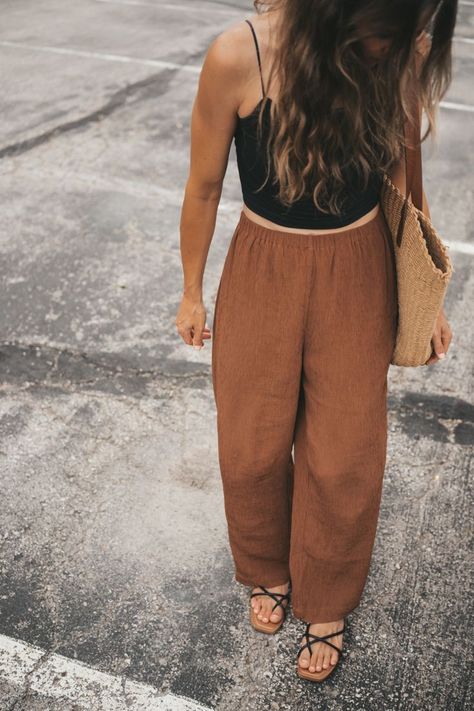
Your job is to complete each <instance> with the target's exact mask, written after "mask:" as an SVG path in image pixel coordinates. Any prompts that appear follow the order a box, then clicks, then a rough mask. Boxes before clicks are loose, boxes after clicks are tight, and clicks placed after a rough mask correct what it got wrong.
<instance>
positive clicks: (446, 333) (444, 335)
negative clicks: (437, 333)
mask: <svg viewBox="0 0 474 711" xmlns="http://www.w3.org/2000/svg"><path fill="white" fill-rule="evenodd" d="M452 335H453V334H452V333H451V329H450V328H444V329H443V330H442V331H441V340H442V341H443V346H444V352H445V353H447V352H448V348H449V344H450V343H451V339H452Z"/></svg>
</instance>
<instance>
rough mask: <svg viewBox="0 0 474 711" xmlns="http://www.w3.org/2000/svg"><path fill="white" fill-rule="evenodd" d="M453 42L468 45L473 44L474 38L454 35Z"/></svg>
mask: <svg viewBox="0 0 474 711" xmlns="http://www.w3.org/2000/svg"><path fill="white" fill-rule="evenodd" d="M453 40H454V41H455V42H467V43H468V44H474V37H457V36H456V35H454V37H453Z"/></svg>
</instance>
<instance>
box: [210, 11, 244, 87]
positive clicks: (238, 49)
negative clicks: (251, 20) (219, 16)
mask: <svg viewBox="0 0 474 711" xmlns="http://www.w3.org/2000/svg"><path fill="white" fill-rule="evenodd" d="M252 49H253V52H255V48H254V45H253V39H252V36H251V34H250V28H249V26H248V24H247V23H246V22H245V19H240V20H238V21H236V22H234V23H233V24H232V25H230V26H229V27H227V28H226V29H225V30H223V31H222V32H220V33H219V34H218V35H217V36H216V37H215V38H214V39H213V40H212V42H211V44H210V45H209V47H208V50H207V53H206V58H205V62H204V64H205V66H206V71H207V72H208V73H209V74H210V75H211V74H212V76H213V77H214V79H215V80H216V81H218V82H219V83H222V89H223V90H226V91H229V90H231V89H232V88H234V89H235V90H236V91H237V92H239V88H240V89H241V88H242V86H243V85H244V84H245V82H246V81H247V80H248V76H249V72H250V71H251V70H252V67H253V64H252V59H253V60H254V56H253V55H252Z"/></svg>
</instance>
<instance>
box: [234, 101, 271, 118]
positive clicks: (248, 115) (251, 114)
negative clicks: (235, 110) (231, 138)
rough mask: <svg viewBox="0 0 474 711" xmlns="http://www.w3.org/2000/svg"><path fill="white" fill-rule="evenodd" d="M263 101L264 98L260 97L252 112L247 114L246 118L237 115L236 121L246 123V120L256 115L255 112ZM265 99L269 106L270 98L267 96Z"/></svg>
mask: <svg viewBox="0 0 474 711" xmlns="http://www.w3.org/2000/svg"><path fill="white" fill-rule="evenodd" d="M263 99H264V97H263V96H262V98H261V99H260V101H259V102H258V104H257V105H256V106H255V107H254V108H253V109H252V111H251V112H250V113H249V114H247V115H246V116H239V114H237V120H238V121H246V120H247V119H249V118H252V117H253V116H254V114H256V113H257V111H258V109H259V107H260V105H261V103H262V102H263ZM267 99H268V105H270V103H271V101H272V100H271V98H270V97H269V96H268V97H267Z"/></svg>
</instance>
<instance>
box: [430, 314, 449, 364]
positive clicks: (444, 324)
mask: <svg viewBox="0 0 474 711" xmlns="http://www.w3.org/2000/svg"><path fill="white" fill-rule="evenodd" d="M452 337H453V334H452V331H451V328H450V326H449V323H448V321H447V319H446V314H445V313H444V308H443V307H441V309H440V312H439V314H438V318H437V319H436V324H435V329H434V331H433V337H432V339H431V346H432V349H433V350H432V353H431V356H430V357H429V359H428V360H427V361H426V363H425V365H431V364H432V363H436V362H437V361H438V360H440V358H444V357H445V355H446V353H447V352H448V348H449V344H450V343H451V339H452Z"/></svg>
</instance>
